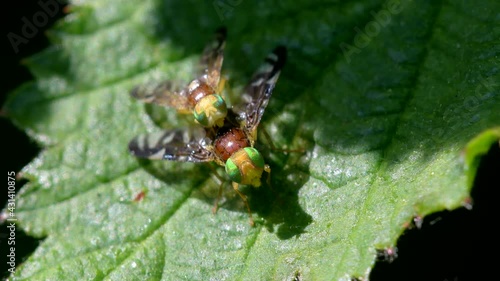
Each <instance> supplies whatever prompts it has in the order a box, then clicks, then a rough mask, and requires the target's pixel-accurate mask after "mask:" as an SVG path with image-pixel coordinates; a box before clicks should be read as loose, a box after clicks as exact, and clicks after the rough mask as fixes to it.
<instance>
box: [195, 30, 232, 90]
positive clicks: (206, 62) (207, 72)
mask: <svg viewBox="0 0 500 281" xmlns="http://www.w3.org/2000/svg"><path fill="white" fill-rule="evenodd" d="M226 35H227V30H226V28H225V27H221V28H219V29H217V30H216V31H215V36H214V39H213V40H212V42H210V43H209V44H208V45H207V46H206V47H205V50H204V51H203V55H202V56H201V61H200V68H201V71H200V79H202V80H204V82H206V83H207V84H208V85H209V86H211V87H212V89H217V86H218V85H219V80H220V76H221V69H222V62H223V60H224V47H225V45H226Z"/></svg>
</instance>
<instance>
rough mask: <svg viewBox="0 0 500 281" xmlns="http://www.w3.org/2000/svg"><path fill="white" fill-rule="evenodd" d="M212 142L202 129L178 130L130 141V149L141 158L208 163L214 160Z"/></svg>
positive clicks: (141, 136) (138, 137) (143, 136)
mask: <svg viewBox="0 0 500 281" xmlns="http://www.w3.org/2000/svg"><path fill="white" fill-rule="evenodd" d="M211 142H212V141H211V140H210V138H208V137H206V133H205V130H204V129H202V128H192V129H189V130H188V129H186V130H181V129H177V130H171V131H165V132H162V133H158V134H147V135H140V136H137V137H135V138H134V139H132V140H131V141H130V143H129V144H128V149H129V151H130V153H131V154H132V155H134V156H136V157H139V158H148V159H164V160H173V161H183V162H207V161H212V160H214V154H213V152H212V150H211V149H210V148H209V147H210V144H211Z"/></svg>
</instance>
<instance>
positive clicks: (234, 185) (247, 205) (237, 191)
mask: <svg viewBox="0 0 500 281" xmlns="http://www.w3.org/2000/svg"><path fill="white" fill-rule="evenodd" d="M233 188H234V191H236V193H238V195H239V196H240V197H241V200H243V203H244V204H245V206H246V207H247V211H248V217H249V219H250V226H255V222H254V221H253V217H252V211H251V210H250V205H249V204H248V200H247V197H246V196H245V195H244V194H243V193H241V192H240V190H239V189H238V184H237V183H235V182H233Z"/></svg>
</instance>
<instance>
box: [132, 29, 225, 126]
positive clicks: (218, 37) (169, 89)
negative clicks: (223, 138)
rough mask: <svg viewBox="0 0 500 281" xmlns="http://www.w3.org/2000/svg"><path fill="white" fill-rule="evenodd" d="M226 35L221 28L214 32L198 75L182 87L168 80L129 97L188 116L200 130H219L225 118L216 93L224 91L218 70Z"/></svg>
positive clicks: (149, 84)
mask: <svg viewBox="0 0 500 281" xmlns="http://www.w3.org/2000/svg"><path fill="white" fill-rule="evenodd" d="M226 34H227V31H226V29H225V28H224V27H222V28H219V29H217V30H216V32H215V36H214V40H213V41H212V42H210V43H209V44H208V45H207V46H206V47H205V50H204V51H203V55H202V56H201V61H200V72H199V73H198V75H197V78H196V79H194V80H192V81H191V82H190V83H189V84H188V85H187V86H186V87H184V88H182V89H178V88H177V87H176V85H177V83H174V82H172V81H170V80H168V81H164V82H162V83H146V84H143V85H139V86H137V87H135V88H134V89H133V90H132V91H131V93H130V94H131V96H132V97H134V98H136V99H138V100H141V101H143V102H145V103H153V104H157V105H160V106H166V107H172V108H175V109H177V111H178V112H179V113H183V114H186V113H187V114H190V113H192V114H193V116H194V120H195V121H196V122H197V123H199V124H200V125H202V126H203V127H214V126H219V127H220V126H222V125H223V124H224V118H225V117H226V115H227V105H226V102H225V100H224V99H223V98H222V96H221V95H219V94H218V93H219V92H221V91H222V89H223V87H224V81H223V79H222V80H221V68H222V62H223V60H224V47H225V44H226Z"/></svg>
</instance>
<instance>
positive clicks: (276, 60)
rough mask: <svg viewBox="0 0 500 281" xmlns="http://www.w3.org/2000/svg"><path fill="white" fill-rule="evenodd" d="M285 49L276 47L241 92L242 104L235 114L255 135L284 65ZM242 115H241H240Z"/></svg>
mask: <svg viewBox="0 0 500 281" xmlns="http://www.w3.org/2000/svg"><path fill="white" fill-rule="evenodd" d="M286 56H287V51H286V48H285V47H283V46H279V47H276V48H275V49H274V50H273V52H272V53H271V54H269V55H268V56H267V58H266V59H265V60H264V63H263V64H262V66H261V67H260V68H259V69H258V70H257V71H256V72H255V74H254V75H253V77H252V79H251V80H250V83H248V85H247V86H246V87H245V90H244V92H243V104H242V107H241V108H240V109H239V110H238V109H237V112H239V113H240V115H242V116H241V118H242V119H244V122H245V129H246V130H247V132H251V133H252V135H255V130H256V129H257V126H258V125H259V123H260V120H261V119H262V115H264V111H265V109H266V106H267V104H268V103H269V99H270V98H271V94H272V93H273V89H274V85H275V84H276V82H277V81H278V77H279V75H280V71H281V69H282V68H283V66H284V65H285V61H286ZM241 113H243V114H241Z"/></svg>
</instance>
